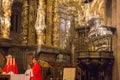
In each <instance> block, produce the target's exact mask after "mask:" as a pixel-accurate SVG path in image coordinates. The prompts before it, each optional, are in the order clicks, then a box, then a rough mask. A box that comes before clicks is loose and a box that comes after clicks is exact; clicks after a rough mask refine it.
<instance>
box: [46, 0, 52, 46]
mask: <svg viewBox="0 0 120 80" xmlns="http://www.w3.org/2000/svg"><path fill="white" fill-rule="evenodd" d="M52 4H53V1H52V0H47V12H46V19H47V20H46V45H48V46H51V45H52V23H53V21H52V12H53V10H52V7H53V6H52Z"/></svg>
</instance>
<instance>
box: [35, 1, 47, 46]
mask: <svg viewBox="0 0 120 80" xmlns="http://www.w3.org/2000/svg"><path fill="white" fill-rule="evenodd" d="M43 5H44V0H39V1H38V9H37V19H36V23H35V30H36V33H37V45H44V44H45V43H44V42H45V29H46V25H45V11H44V7H43Z"/></svg>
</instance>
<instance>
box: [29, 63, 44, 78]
mask: <svg viewBox="0 0 120 80" xmlns="http://www.w3.org/2000/svg"><path fill="white" fill-rule="evenodd" d="M32 72H33V79H31V80H42V72H41V67H40V65H39V63H35V64H34V66H33V68H32Z"/></svg>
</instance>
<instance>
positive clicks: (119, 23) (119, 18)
mask: <svg viewBox="0 0 120 80" xmlns="http://www.w3.org/2000/svg"><path fill="white" fill-rule="evenodd" d="M116 6H117V7H116V9H117V11H116V29H117V35H116V36H117V38H116V39H117V44H116V47H117V49H116V58H115V61H116V68H117V72H118V73H117V74H118V76H117V77H118V79H116V80H120V61H119V60H120V0H117V2H116Z"/></svg>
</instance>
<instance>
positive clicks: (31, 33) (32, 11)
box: [28, 0, 37, 45]
mask: <svg viewBox="0 0 120 80" xmlns="http://www.w3.org/2000/svg"><path fill="white" fill-rule="evenodd" d="M36 7H37V0H29V29H28V45H34V44H35V27H34V25H35V20H36V14H37V11H36Z"/></svg>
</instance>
